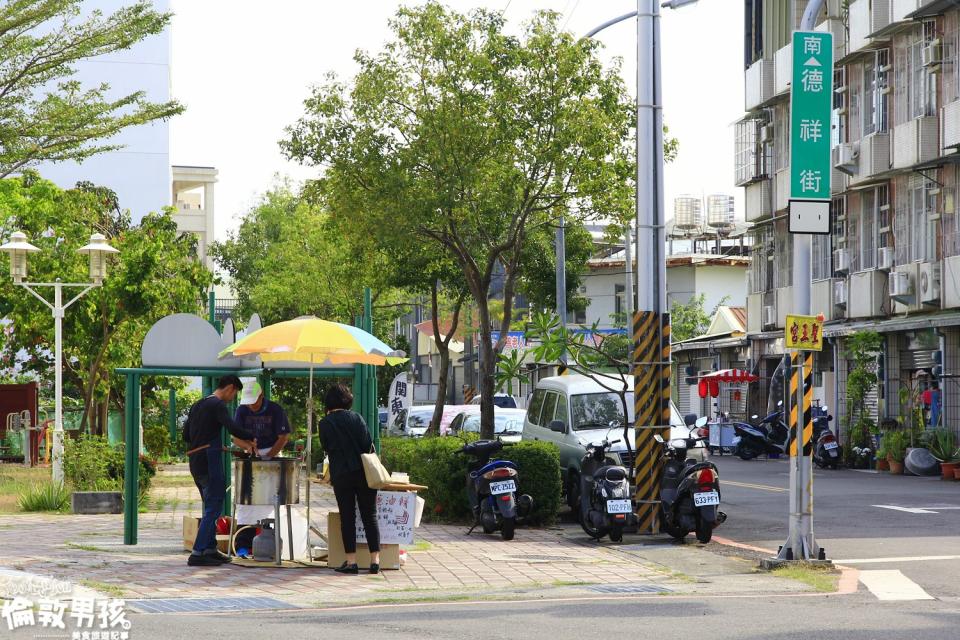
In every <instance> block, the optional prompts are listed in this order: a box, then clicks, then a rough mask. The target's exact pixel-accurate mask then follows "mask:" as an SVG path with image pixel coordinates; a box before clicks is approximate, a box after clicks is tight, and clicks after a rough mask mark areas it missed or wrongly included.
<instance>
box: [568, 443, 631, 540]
mask: <svg viewBox="0 0 960 640" xmlns="http://www.w3.org/2000/svg"><path fill="white" fill-rule="evenodd" d="M608 435H609V432H608ZM618 442H620V440H614V441H612V442H611V441H610V440H608V439H607V438H606V437H605V438H604V439H603V442H601V443H599V444H597V443H593V444H589V445H587V453H586V455H584V456H583V459H582V460H581V461H580V518H579V519H580V526H581V527H583V530H584V531H585V532H586V534H587V535H588V536H590V537H591V538H594V539H596V540H600V539H601V538H603V537H604V536H606V535H609V536H610V540H611V541H613V542H620V541H621V540H623V531H624V529H630V528H633V529H636V526H637V516H636V514H635V513H634V512H633V501H632V500H631V499H630V494H631V491H630V477H629V472H628V471H627V468H626V467H623V466H621V465H619V464H617V461H616V460H613V459H612V458H609V457H607V451H609V450H610V448H611V447H612V446H613V445H615V444H617V443H618Z"/></svg>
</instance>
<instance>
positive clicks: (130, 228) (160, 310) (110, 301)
mask: <svg viewBox="0 0 960 640" xmlns="http://www.w3.org/2000/svg"><path fill="white" fill-rule="evenodd" d="M0 211H3V212H5V214H6V215H5V217H4V219H3V220H2V221H0V233H2V236H3V237H7V236H8V235H9V233H10V232H11V231H13V230H15V229H21V230H23V231H24V232H25V233H26V234H27V236H28V237H29V238H30V240H31V242H33V243H34V244H35V245H37V247H39V248H40V249H41V251H39V252H37V253H34V254H31V256H30V263H29V264H30V267H29V269H30V279H31V280H35V281H40V282H52V281H53V280H55V279H57V278H60V279H61V280H64V281H66V282H85V281H87V279H88V277H89V276H88V261H87V258H86V256H84V255H82V254H79V253H77V249H79V248H80V246H82V245H83V244H86V242H87V239H88V238H89V236H90V234H91V233H92V232H100V233H104V234H105V235H106V236H107V237H108V238H109V239H110V242H111V244H112V245H113V246H114V247H115V248H117V249H119V250H120V256H119V258H118V259H114V260H113V264H112V267H111V270H110V272H109V275H108V277H107V279H106V280H105V281H104V283H103V286H102V287H98V288H97V289H95V290H93V291H91V292H90V293H88V294H87V295H86V296H85V297H84V298H82V299H80V300H79V301H78V302H76V303H75V304H74V305H73V306H71V307H70V309H69V311H68V312H67V313H66V314H65V316H64V320H63V326H64V329H63V353H64V359H63V364H64V386H65V389H66V390H67V392H68V394H69V395H72V396H73V397H74V398H76V399H78V400H79V404H80V405H81V406H83V408H84V414H83V421H82V422H81V426H82V427H83V426H85V425H86V423H87V420H88V419H89V417H90V416H94V415H101V416H102V417H103V420H102V421H101V426H102V424H103V421H105V418H106V411H107V407H106V403H107V402H108V400H109V398H110V395H111V394H110V390H111V387H113V388H114V389H116V388H117V385H118V384H119V382H118V378H117V377H116V376H113V369H114V368H116V367H121V366H134V365H136V364H137V363H138V362H139V357H140V346H141V344H142V342H143V338H144V336H145V335H146V332H147V331H148V330H149V328H150V327H151V326H152V325H153V323H154V322H156V321H157V320H159V319H160V318H162V317H163V316H165V315H168V314H170V313H178V312H194V311H196V310H197V306H198V300H199V293H200V292H201V291H203V290H204V288H205V287H207V286H208V284H209V283H210V281H211V275H210V273H209V271H207V270H206V268H205V267H203V265H202V264H201V263H200V262H199V260H197V248H196V238H195V237H194V236H193V235H189V234H188V235H182V234H180V232H179V231H178V230H177V225H176V222H175V221H174V220H173V218H172V215H171V212H170V211H164V212H161V213H151V214H149V215H147V216H145V217H144V218H143V220H141V221H140V223H139V224H138V225H133V224H131V222H130V217H129V215H128V214H126V213H124V212H121V211H119V210H118V209H117V207H116V196H115V195H113V193H112V192H110V191H109V190H107V189H102V188H96V187H93V186H92V185H87V184H82V185H80V188H78V189H72V190H66V191H65V190H62V189H60V188H58V187H57V186H55V185H54V184H53V183H51V182H48V181H46V180H42V179H40V178H39V177H38V176H37V175H36V174H35V173H33V172H27V173H26V174H25V175H24V176H22V177H20V178H8V179H5V180H0ZM0 317H4V318H7V319H9V320H11V321H12V327H13V329H12V331H10V332H9V335H8V336H7V340H6V342H5V344H4V345H3V352H2V356H3V361H2V364H3V365H4V366H5V367H7V368H13V367H14V366H15V365H18V364H19V367H20V368H21V369H22V370H25V371H29V372H32V373H33V374H35V375H36V376H38V377H43V376H46V375H49V373H50V371H52V369H53V350H54V349H53V346H54V345H53V337H54V329H53V317H52V315H51V313H50V311H49V309H48V308H47V307H45V306H43V305H42V304H41V303H40V302H39V301H37V300H35V299H34V298H33V297H32V296H30V295H29V294H27V293H26V292H25V291H23V290H22V289H20V288H19V287H16V286H15V285H14V284H13V283H12V282H10V280H9V279H6V278H4V279H2V281H0ZM23 356H26V358H25V359H24V357H23ZM158 384H159V381H157V380H153V379H145V380H144V388H145V390H146V391H147V392H148V393H152V391H153V390H154V389H155V388H156V387H157V385H158ZM113 395H114V398H118V397H119V395H118V394H113ZM98 405H99V406H100V408H99V410H98V409H97V407H98Z"/></svg>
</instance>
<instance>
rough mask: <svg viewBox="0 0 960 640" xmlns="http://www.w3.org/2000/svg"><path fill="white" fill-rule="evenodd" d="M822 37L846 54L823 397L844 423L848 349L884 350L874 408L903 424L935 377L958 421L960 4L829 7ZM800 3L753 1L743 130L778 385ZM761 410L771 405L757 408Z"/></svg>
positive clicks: (825, 268) (819, 386) (825, 301)
mask: <svg viewBox="0 0 960 640" xmlns="http://www.w3.org/2000/svg"><path fill="white" fill-rule="evenodd" d="M826 4H827V6H826V7H825V8H824V10H823V12H822V13H821V15H820V16H819V19H818V24H817V27H816V29H817V30H820V31H829V32H831V33H832V34H833V41H834V48H835V51H834V72H833V85H834V91H833V115H832V122H831V130H830V135H831V147H832V154H833V157H832V165H833V170H832V174H831V189H832V194H831V197H832V207H831V208H832V211H831V218H832V227H831V229H832V233H831V234H830V235H825V236H815V237H814V240H813V260H812V271H813V274H812V276H813V278H812V286H813V288H812V295H811V310H812V311H813V312H814V313H818V312H822V313H823V314H824V315H825V316H826V318H827V320H828V325H827V328H826V329H825V331H824V335H825V336H826V337H827V338H829V340H828V343H827V347H826V348H825V350H824V351H823V352H822V353H821V354H820V355H819V356H818V359H817V373H816V375H815V385H816V393H817V396H818V397H820V398H821V399H823V400H824V401H825V402H828V403H829V404H830V405H831V407H834V406H836V408H835V409H834V412H836V411H839V414H840V415H843V412H844V406H843V400H844V396H845V394H844V393H843V392H842V390H843V388H844V386H845V382H846V371H847V362H846V359H845V358H844V347H843V343H844V337H845V336H848V335H849V334H850V333H852V332H854V331H856V330H857V329H860V328H870V329H874V330H876V331H879V332H881V333H882V334H883V335H884V336H885V348H884V353H883V354H882V356H881V357H880V358H878V362H877V367H878V372H879V374H880V375H881V385H880V389H879V391H878V394H877V396H878V397H877V399H876V400H877V401H876V402H874V403H871V405H872V406H873V407H875V412H876V417H877V418H878V419H881V420H882V419H884V418H887V417H893V416H897V415H899V413H900V406H899V396H900V390H901V389H903V388H912V389H914V390H919V389H923V388H925V387H926V386H927V385H928V384H929V383H930V381H931V380H932V378H931V374H932V372H933V369H934V367H935V366H936V365H941V366H942V368H943V370H944V372H945V373H946V374H947V376H948V378H947V379H946V380H945V381H944V384H943V402H944V424H947V425H953V426H956V425H958V423H960V386H958V385H957V384H956V381H955V380H953V379H950V378H949V375H953V374H957V373H960V227H958V221H957V215H958V214H957V210H956V195H957V187H958V182H960V64H958V60H957V54H958V49H960V41H958V37H960V6H958V4H957V3H956V2H954V1H950V0H851V1H849V2H847V1H845V0H828V1H827V3H826ZM805 5H806V2H805V1H804V0H745V16H744V17H745V20H744V25H745V33H744V66H745V78H746V88H745V111H746V115H745V116H744V118H743V119H742V120H741V121H740V122H739V123H737V125H736V148H735V154H736V184H737V185H738V186H741V187H743V188H744V189H745V196H746V198H745V199H746V212H745V215H746V220H747V222H749V223H751V224H752V225H753V227H752V230H753V237H754V242H753V261H752V266H751V269H750V272H749V277H748V298H747V309H748V314H747V315H748V321H747V325H748V326H747V329H748V338H749V340H750V354H751V364H752V365H753V366H754V368H755V369H756V370H757V371H758V372H759V373H760V374H761V375H762V376H765V377H766V376H769V375H770V374H772V372H773V370H774V368H775V367H776V365H777V363H778V361H779V360H780V358H782V353H783V340H782V338H783V327H784V319H785V316H786V314H787V313H789V312H790V307H791V302H792V290H791V282H792V273H791V270H792V266H793V265H792V260H791V250H792V237H791V235H790V234H789V233H788V232H787V218H786V214H787V204H788V203H787V200H788V197H789V188H790V186H789V157H790V156H789V152H790V149H789V115H790V114H789V97H790V79H791V78H790V75H791V63H792V60H791V51H790V47H789V44H790V37H791V32H792V31H793V30H795V29H797V28H798V27H799V22H800V17H801V15H802V12H803V9H804V8H805ZM753 395H754V396H756V397H753V398H751V406H752V407H754V408H756V409H759V408H760V407H761V406H765V404H766V398H765V397H760V396H762V395H763V394H753Z"/></svg>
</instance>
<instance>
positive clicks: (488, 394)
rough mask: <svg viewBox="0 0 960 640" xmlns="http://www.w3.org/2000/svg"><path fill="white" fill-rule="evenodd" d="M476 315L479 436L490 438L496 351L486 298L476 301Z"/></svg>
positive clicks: (485, 438)
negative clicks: (478, 354)
mask: <svg viewBox="0 0 960 640" xmlns="http://www.w3.org/2000/svg"><path fill="white" fill-rule="evenodd" d="M476 302H477V310H478V315H479V316H480V366H479V367H478V368H479V374H480V380H479V385H478V388H479V390H480V437H481V438H482V439H484V440H492V439H493V436H494V421H493V411H494V408H493V406H494V405H493V394H494V388H495V386H494V372H495V371H496V353H495V350H494V348H493V340H492V337H491V331H490V307H489V305H488V304H487V299H486V298H485V297H484V298H481V299H478V300H477V301H476Z"/></svg>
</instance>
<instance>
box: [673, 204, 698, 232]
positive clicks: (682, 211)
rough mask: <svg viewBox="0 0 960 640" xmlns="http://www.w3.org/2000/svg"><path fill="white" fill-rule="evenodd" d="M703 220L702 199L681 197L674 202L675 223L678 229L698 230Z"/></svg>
mask: <svg viewBox="0 0 960 640" xmlns="http://www.w3.org/2000/svg"><path fill="white" fill-rule="evenodd" d="M702 220H703V218H702V215H701V213H700V198H697V197H696V196H680V197H678V198H676V199H675V200H674V201H673V221H674V225H675V226H676V228H677V229H697V228H699V227H700V225H701V223H702Z"/></svg>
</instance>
